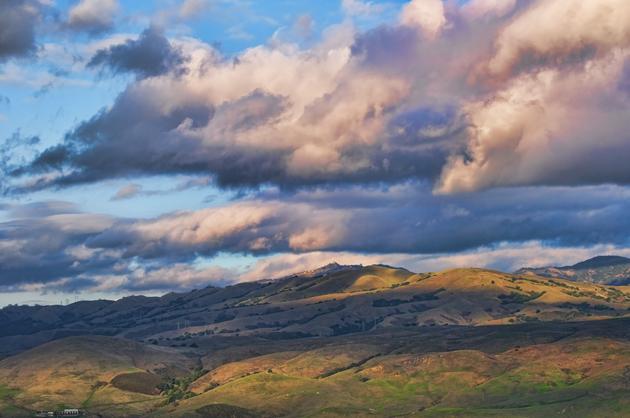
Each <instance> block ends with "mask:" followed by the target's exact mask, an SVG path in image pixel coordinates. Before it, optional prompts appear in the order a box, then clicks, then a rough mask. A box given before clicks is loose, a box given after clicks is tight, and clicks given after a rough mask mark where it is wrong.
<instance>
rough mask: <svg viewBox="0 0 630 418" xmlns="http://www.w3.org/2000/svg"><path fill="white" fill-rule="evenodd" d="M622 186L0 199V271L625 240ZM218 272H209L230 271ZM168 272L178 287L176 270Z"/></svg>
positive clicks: (5, 280)
mask: <svg viewBox="0 0 630 418" xmlns="http://www.w3.org/2000/svg"><path fill="white" fill-rule="evenodd" d="M628 193H629V192H628V190H626V189H624V188H619V187H612V186H611V187H605V188H602V187H598V188H592V187H590V188H578V189H571V188H549V189H546V188H543V189H541V188H524V189H520V190H518V191H517V190H514V189H500V190H494V191H488V192H484V193H482V194H478V195H476V196H473V195H462V196H435V195H433V194H431V190H430V188H429V187H427V186H422V185H418V184H415V183H409V184H403V185H398V186H392V187H388V188H362V187H361V188H360V187H357V188H350V189H348V188H347V187H342V188H333V189H318V190H317V191H316V192H300V193H297V194H291V195H286V194H284V193H283V192H279V191H275V192H266V193H264V194H262V195H258V196H256V197H253V198H250V199H245V200H240V201H236V202H233V203H230V204H227V205H224V206H219V207H213V208H208V209H203V210H199V211H193V212H178V213H173V214H169V215H165V216H162V217H159V218H154V219H116V218H112V217H108V216H102V215H95V214H86V213H82V212H80V211H78V210H77V208H76V207H73V206H72V205H69V204H67V203H64V202H48V203H38V204H30V205H26V206H6V205H5V206H4V207H3V208H0V209H2V210H4V211H8V212H9V213H8V216H9V217H10V219H11V220H9V221H6V222H4V223H2V224H0V248H2V251H1V252H0V254H1V255H0V278H2V283H1V285H2V286H4V287H5V288H10V287H12V286H13V287H16V286H17V287H24V286H29V285H36V284H37V283H49V286H51V287H54V286H59V285H60V283H61V284H62V285H63V286H64V288H66V289H70V288H71V287H72V286H79V285H80V286H90V287H95V286H99V285H101V284H102V283H101V282H107V283H109V284H108V285H109V286H113V287H122V288H130V287H132V286H139V285H138V284H134V283H135V279H134V277H139V276H138V275H139V274H142V275H146V274H149V273H150V272H153V273H152V274H155V275H158V274H159V273H158V272H159V271H162V270H163V269H165V268H167V267H168V266H173V265H175V266H178V269H179V270H180V272H181V273H182V274H184V273H185V274H184V275H183V276H182V277H188V278H190V277H193V276H194V277H196V278H197V279H198V281H196V282H195V284H197V285H198V284H199V281H200V280H201V279H200V278H202V277H205V276H203V275H200V274H201V273H199V271H197V270H195V269H194V268H193V267H191V266H190V264H189V263H190V262H191V261H192V260H194V259H196V258H197V257H199V256H206V257H212V256H214V255H216V254H217V253H219V252H228V253H245V254H255V255H272V254H276V253H288V252H290V253H304V254H308V253H313V252H320V251H326V252H344V251H346V252H347V251H350V252H355V253H362V254H366V253H373V254H388V253H389V254H399V253H416V254H435V253H456V252H459V251H463V250H471V249H475V248H479V247H483V246H486V247H488V246H490V247H492V246H495V245H498V244H500V243H512V244H518V243H522V242H528V241H539V242H544V243H547V244H548V245H556V246H557V245H562V246H574V247H579V246H592V245H598V244H602V243H607V244H614V245H618V246H624V245H627V244H628V238H627V237H628V234H629V233H630V220H628V217H627V213H628V210H630V203H628V202H630V199H629V197H630V195H629V194H628ZM586 196H587V197H588V198H585V197H586ZM217 271H218V270H216V269H215V270H213V272H214V273H213V275H211V276H208V278H207V280H218V279H229V278H231V277H233V275H232V276H230V275H229V274H228V273H227V272H226V271H221V275H219V274H218V273H217ZM208 274H209V273H208ZM78 279H80V281H77V282H76V283H75V280H78ZM172 279H173V280H174V282H173V283H172V286H173V287H177V286H178V285H177V283H176V282H177V280H178V278H177V276H173V277H172ZM147 280H148V279H147ZM191 280H192V279H191ZM73 283H75V284H73ZM149 283H150V281H147V282H144V285H143V286H145V288H147V289H148V288H150V286H151V285H150V284H149ZM154 285H155V286H156V287H155V288H160V286H158V285H156V284H154Z"/></svg>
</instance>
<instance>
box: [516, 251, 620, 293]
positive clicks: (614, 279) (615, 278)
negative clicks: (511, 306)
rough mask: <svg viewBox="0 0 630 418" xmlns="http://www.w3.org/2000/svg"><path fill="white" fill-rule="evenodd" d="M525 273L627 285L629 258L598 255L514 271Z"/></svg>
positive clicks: (577, 280) (578, 280)
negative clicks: (557, 264) (552, 265)
mask: <svg viewBox="0 0 630 418" xmlns="http://www.w3.org/2000/svg"><path fill="white" fill-rule="evenodd" d="M527 273H532V274H535V275H537V276H542V277H556V278H561V279H566V280H572V281H576V282H587V283H598V284H605V285H615V286H619V285H628V284H630V258H626V257H619V256H614V255H608V256H598V257H594V258H591V259H588V260H586V261H582V262H580V263H577V264H574V265H572V266H565V267H541V268H522V269H520V270H518V271H517V272H516V274H527Z"/></svg>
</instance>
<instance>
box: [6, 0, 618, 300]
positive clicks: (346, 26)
mask: <svg viewBox="0 0 630 418" xmlns="http://www.w3.org/2000/svg"><path fill="white" fill-rule="evenodd" d="M629 157H630V2H628V1H627V0H597V1H595V0H593V1H590V0H589V1H581V2H576V1H574V0H461V1H456V0H444V1H442V0H383V1H377V0H372V1H367V0H324V1H317V2H315V1H310V0H265V1H253V0H184V1H174V0H155V1H143V2H137V1H126V0H0V193H1V197H0V306H2V305H6V304H13V303H25V304H35V303H42V304H44V303H67V301H74V300H79V299H81V300H83V299H96V298H118V297H122V296H125V295H131V294H146V295H160V294H164V293H167V292H171V291H178V292H181V291H187V290H190V289H194V288H202V287H206V286H210V285H212V286H223V285H228V284H231V283H236V282H240V281H247V280H258V279H268V278H274V277H280V276H283V275H286V274H290V273H293V272H298V271H303V270H308V269H312V268H316V267H319V266H321V265H324V264H327V263H329V262H332V261H336V262H339V263H344V264H372V263H385V264H389V265H396V266H401V267H405V268H408V269H410V270H413V271H435V270H441V269H446V268H451V267H462V266H478V267H487V268H495V269H500V270H503V271H513V270H516V269H518V268H519V267H523V266H532V267H539V266H545V265H570V264H573V263H575V262H577V261H580V260H583V259H586V258H588V257H591V256H594V255H602V254H618V255H627V256H630V246H629V245H628V244H629V237H630V216H628V213H630V164H628V159H629Z"/></svg>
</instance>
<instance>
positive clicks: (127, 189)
mask: <svg viewBox="0 0 630 418" xmlns="http://www.w3.org/2000/svg"><path fill="white" fill-rule="evenodd" d="M141 193H142V186H140V185H139V184H133V183H132V184H127V185H126V186H123V187H121V188H120V189H119V190H118V191H117V192H116V194H115V195H114V196H113V197H112V199H111V200H125V199H131V198H132V197H136V196H138V195H139V194H141Z"/></svg>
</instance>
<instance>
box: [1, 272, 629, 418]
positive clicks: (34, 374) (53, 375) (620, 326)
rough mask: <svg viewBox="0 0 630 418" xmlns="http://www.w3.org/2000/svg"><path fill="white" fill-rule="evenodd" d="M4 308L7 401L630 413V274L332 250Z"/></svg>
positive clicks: (153, 409) (116, 411) (223, 410)
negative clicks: (420, 267) (380, 260)
mask: <svg viewBox="0 0 630 418" xmlns="http://www.w3.org/2000/svg"><path fill="white" fill-rule="evenodd" d="M619 265H621V264H619ZM590 267H593V265H592V264H591V265H590ZM0 319H1V320H2V321H3V322H2V323H3V326H2V330H1V332H2V334H1V335H2V336H1V337H0V344H2V345H0V347H1V349H2V352H3V354H4V356H5V357H6V358H4V360H2V361H0V415H1V414H2V413H3V412H4V413H5V414H8V415H7V416H13V415H16V414H17V415H19V414H27V415H28V414H29V411H32V410H33V409H36V408H40V407H41V408H53V407H55V406H57V405H62V404H63V405H67V406H75V407H79V406H81V407H83V408H85V409H86V410H87V411H88V412H89V413H90V414H100V416H103V417H108V416H111V417H117V416H186V417H214V416H226V417H229V416H270V417H271V416H295V417H302V416H322V417H325V416H331V417H332V416H349V415H353V416H400V415H404V416H540V417H543V416H545V417H546V416H550V415H552V414H556V413H573V414H576V413H580V414H582V415H579V416H594V417H595V416H597V417H603V416H623V415H619V413H620V411H622V412H624V411H630V409H628V408H630V405H629V404H628V402H627V401H626V400H625V399H628V395H630V327H629V326H628V325H630V288H628V287H625V286H605V285H599V284H594V283H582V282H574V281H570V280H565V279H561V278H548V277H543V276H539V275H536V274H534V273H533V272H530V271H528V272H522V273H519V274H507V273H502V272H498V271H492V270H484V269H453V270H447V271H443V272H437V273H421V274H417V273H413V272H410V271H408V270H405V269H399V268H394V267H390V266H385V265H373V266H366V267H363V266H340V265H337V264H332V265H329V266H325V267H324V268H322V269H318V270H314V271H310V272H305V273H300V274H295V275H291V276H288V277H284V278H281V279H277V280H261V281H258V282H250V283H242V284H237V285H234V286H228V287H225V288H217V287H208V288H205V289H201V290H196V291H192V292H189V293H183V294H174V293H172V294H168V295H165V296H163V297H159V298H158V297H155V298H146V297H131V298H125V299H121V300H119V301H115V302H113V301H94V302H79V303H76V304H72V305H68V306H46V307H43V306H39V307H37V306H36V307H16V306H11V307H7V308H5V309H2V310H0ZM29 346H32V348H29ZM6 411H12V412H10V413H8V412H6ZM562 411H565V412H562ZM10 414H13V415H10ZM589 414H591V415H589ZM628 414H629V416H630V412H628Z"/></svg>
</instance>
